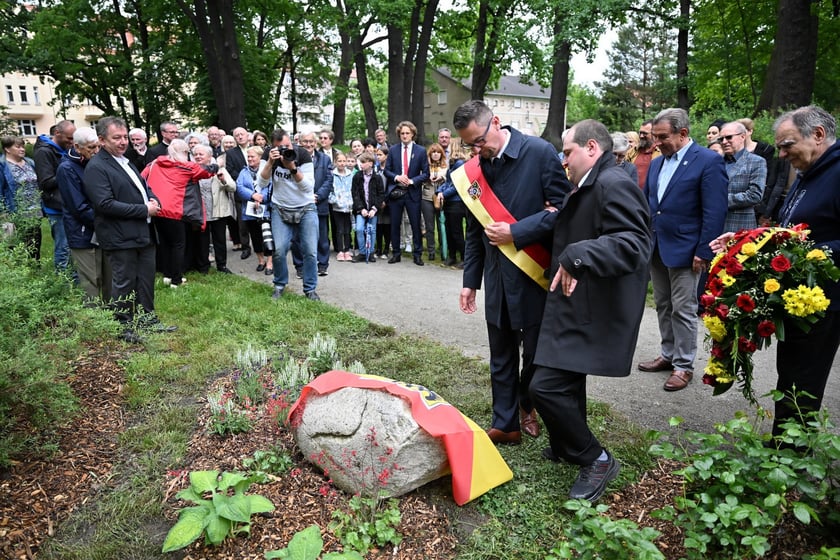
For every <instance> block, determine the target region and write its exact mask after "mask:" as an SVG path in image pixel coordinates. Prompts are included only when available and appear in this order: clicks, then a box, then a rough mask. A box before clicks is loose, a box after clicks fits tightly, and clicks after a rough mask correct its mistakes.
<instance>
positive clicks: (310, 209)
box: [257, 128, 321, 301]
mask: <svg viewBox="0 0 840 560" xmlns="http://www.w3.org/2000/svg"><path fill="white" fill-rule="evenodd" d="M271 143H272V147H271V149H270V150H269V152H268V162H269V164H268V165H266V166H264V167H263V168H262V169H261V170H260V173H259V176H258V177H257V186H258V187H259V188H262V187H264V186H266V185H268V184H269V183H271V185H272V187H271V230H272V232H273V235H274V247H275V250H274V255H273V257H272V259H273V262H274V293H273V294H272V296H271V297H272V298H274V299H278V298H280V297H281V296H282V295H283V291H284V290H285V289H286V285H287V284H288V283H289V263H288V259H287V256H286V255H287V253H288V252H289V247H290V245H291V242H292V237H293V236H294V235H295V234H297V235H298V239H299V240H300V249H301V253H302V256H303V293H304V295H305V296H306V297H307V298H309V299H311V300H315V301H318V300H320V299H321V298H319V297H318V294H317V293H316V292H315V290H316V288H317V287H318V264H317V251H318V212H317V209H316V208H315V192H314V189H315V169H314V166H313V164H312V156H310V155H309V152H307V151H306V150H304V149H303V148H295V147H293V146H292V140H291V138H290V137H289V134H288V133H287V132H286V131H285V130H283V129H282V128H278V129H277V130H275V131H274V132H273V133H272V134H271Z"/></svg>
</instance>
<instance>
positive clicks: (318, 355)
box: [307, 332, 338, 377]
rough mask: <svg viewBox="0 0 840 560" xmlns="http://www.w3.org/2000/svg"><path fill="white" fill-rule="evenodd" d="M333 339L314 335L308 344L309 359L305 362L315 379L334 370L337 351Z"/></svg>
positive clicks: (327, 336)
mask: <svg viewBox="0 0 840 560" xmlns="http://www.w3.org/2000/svg"><path fill="white" fill-rule="evenodd" d="M337 346H338V345H337V343H336V341H335V338H333V337H332V336H330V335H322V334H321V333H320V332H317V333H315V336H314V337H312V341H311V342H310V343H309V357H308V358H307V362H308V364H309V370H310V371H311V372H312V373H314V374H315V376H316V377H317V376H318V375H321V374H322V373H324V372H326V371H329V370H331V369H334V368H335V365H336V363H337V362H338V349H337Z"/></svg>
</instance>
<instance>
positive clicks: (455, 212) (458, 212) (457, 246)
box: [443, 200, 467, 261]
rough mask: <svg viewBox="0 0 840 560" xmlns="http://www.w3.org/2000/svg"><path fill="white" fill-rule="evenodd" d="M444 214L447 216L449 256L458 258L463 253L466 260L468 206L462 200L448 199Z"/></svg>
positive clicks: (453, 258) (462, 256)
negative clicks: (465, 236) (465, 242)
mask: <svg viewBox="0 0 840 560" xmlns="http://www.w3.org/2000/svg"><path fill="white" fill-rule="evenodd" d="M443 215H444V217H445V218H446V226H445V229H446V246H447V249H448V250H449V258H450V259H452V260H457V256H458V255H459V254H460V255H461V260H462V261H463V260H464V221H465V220H466V219H467V207H466V206H464V203H463V202H461V201H460V200H455V201H452V202H449V201H447V202H446V203H445V204H444V206H443Z"/></svg>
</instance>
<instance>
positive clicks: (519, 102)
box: [513, 97, 522, 109]
mask: <svg viewBox="0 0 840 560" xmlns="http://www.w3.org/2000/svg"><path fill="white" fill-rule="evenodd" d="M513 108H514V109H521V108H522V98H521V97H517V98H516V99H514V100H513Z"/></svg>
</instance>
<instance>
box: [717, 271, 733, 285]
mask: <svg viewBox="0 0 840 560" xmlns="http://www.w3.org/2000/svg"><path fill="white" fill-rule="evenodd" d="M719 276H720V281H721V282H722V283H723V286H724V287H725V288H728V287H729V286H731V285H732V284H734V283H735V278H734V277H732V276H730V275H728V274H727V273H725V272H724V273H722V274H720V275H719Z"/></svg>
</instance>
